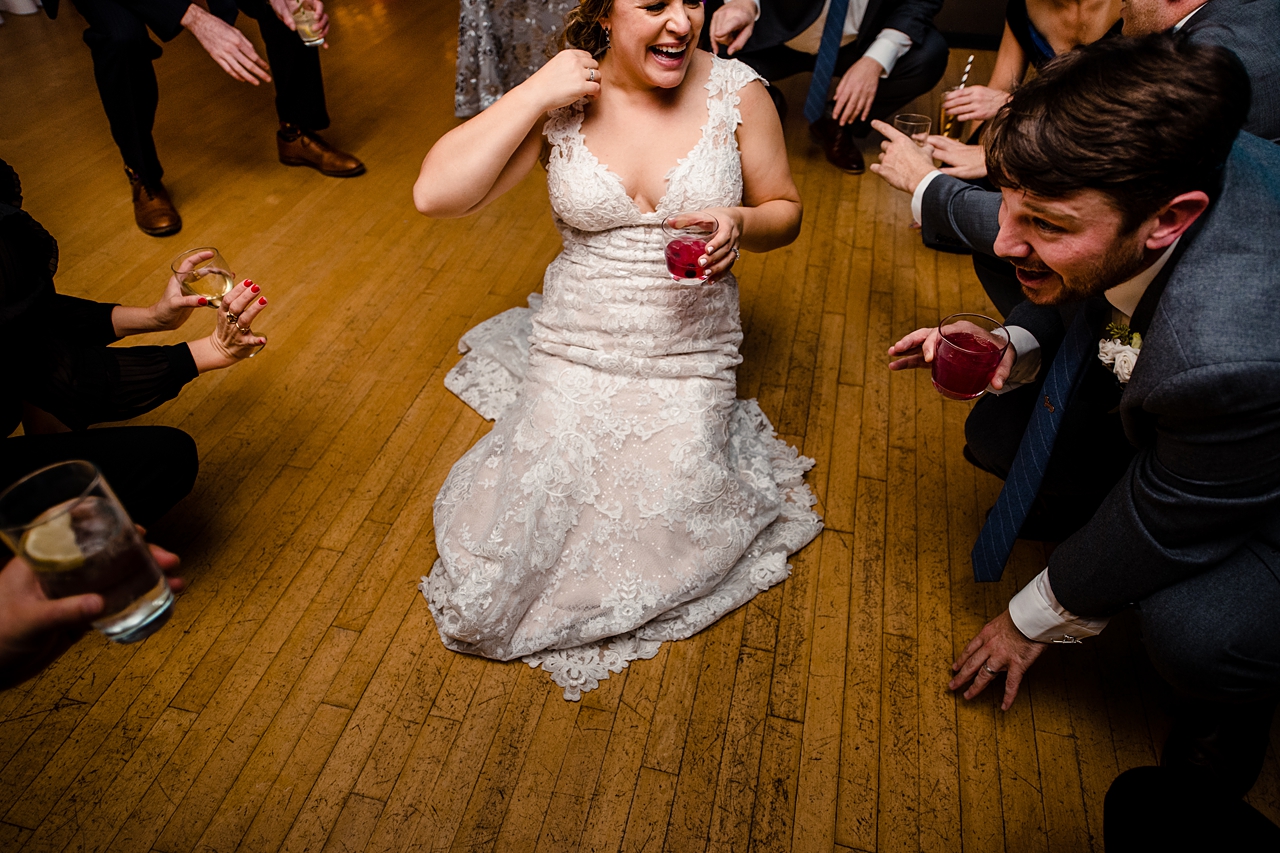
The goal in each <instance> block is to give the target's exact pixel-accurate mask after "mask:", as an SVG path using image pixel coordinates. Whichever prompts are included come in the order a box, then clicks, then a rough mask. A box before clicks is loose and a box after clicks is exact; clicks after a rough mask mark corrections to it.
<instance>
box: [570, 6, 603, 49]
mask: <svg viewBox="0 0 1280 853" xmlns="http://www.w3.org/2000/svg"><path fill="white" fill-rule="evenodd" d="M612 11H613V0H582V2H581V3H579V4H578V8H576V9H574V10H573V11H571V12H570V13H569V14H568V15H565V18H564V44H565V46H566V47H573V48H577V49H578V50H585V51H586V52H587V53H589V54H591V55H592V56H599V55H600V54H602V53H604V52H605V51H606V50H608V49H609V31H608V30H606V29H605V28H604V26H603V25H601V23H600V19H601V18H603V17H604V16H606V15H608V14H609V13H610V12H612Z"/></svg>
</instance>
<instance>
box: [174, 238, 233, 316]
mask: <svg viewBox="0 0 1280 853" xmlns="http://www.w3.org/2000/svg"><path fill="white" fill-rule="evenodd" d="M171 268H172V269H173V274H174V275H176V276H177V277H178V284H179V285H181V286H182V292H183V293H185V294H187V295H188V296H203V297H204V298H206V299H208V300H209V304H210V305H212V306H213V307H214V308H221V307H222V297H224V296H226V295H227V294H228V293H230V292H231V288H233V287H235V273H233V272H231V267H230V266H229V265H228V264H227V261H226V259H225V258H223V257H222V253H221V252H219V251H218V250H217V249H215V248H213V247H212V246H204V247H202V248H199V249H188V250H187V251H185V252H183V253H182V254H181V255H178V257H176V258H174V259H173V264H172V265H171Z"/></svg>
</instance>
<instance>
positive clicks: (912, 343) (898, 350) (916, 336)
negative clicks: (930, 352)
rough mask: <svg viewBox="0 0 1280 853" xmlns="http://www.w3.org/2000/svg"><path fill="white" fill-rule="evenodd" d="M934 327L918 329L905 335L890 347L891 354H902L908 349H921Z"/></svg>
mask: <svg viewBox="0 0 1280 853" xmlns="http://www.w3.org/2000/svg"><path fill="white" fill-rule="evenodd" d="M931 331H933V330H932V329H916V330H915V331H914V332H910V333H908V334H905V335H903V336H902V337H901V338H900V339H899V340H898V341H897V342H896V343H894V344H893V345H892V346H890V347H889V355H902V354H904V353H906V352H907V351H908V350H915V349H919V348H920V345H921V344H922V343H924V341H925V338H927V337H928V336H929V333H930V332H931Z"/></svg>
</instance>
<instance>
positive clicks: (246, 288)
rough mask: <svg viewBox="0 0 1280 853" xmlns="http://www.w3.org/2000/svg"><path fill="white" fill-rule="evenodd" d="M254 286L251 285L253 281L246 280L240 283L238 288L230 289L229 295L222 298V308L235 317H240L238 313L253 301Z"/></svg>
mask: <svg viewBox="0 0 1280 853" xmlns="http://www.w3.org/2000/svg"><path fill="white" fill-rule="evenodd" d="M256 286H257V285H255V284H254V283H253V279H248V278H246V279H245V280H244V281H242V282H240V284H239V286H237V287H234V288H232V289H231V293H229V294H228V295H227V296H224V297H223V299H222V305H223V307H224V308H226V309H227V311H229V312H231V313H232V314H235V315H236V316H237V317H238V316H240V313H241V312H242V311H244V309H246V308H248V307H249V303H250V302H252V301H253V299H254V293H253V288H254V287H256Z"/></svg>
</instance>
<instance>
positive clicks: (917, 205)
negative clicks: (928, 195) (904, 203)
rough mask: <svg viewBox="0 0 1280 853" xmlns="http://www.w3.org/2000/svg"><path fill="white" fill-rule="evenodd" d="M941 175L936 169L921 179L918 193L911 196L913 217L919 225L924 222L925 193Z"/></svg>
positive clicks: (917, 186) (917, 189) (917, 185)
mask: <svg viewBox="0 0 1280 853" xmlns="http://www.w3.org/2000/svg"><path fill="white" fill-rule="evenodd" d="M941 174H942V173H941V172H939V171H938V170H937V169H934V170H933V171H932V172H930V173H929V174H927V175H925V176H924V177H923V178H921V179H920V183H918V184H916V191H915V192H913V193H912V194H911V215H912V216H913V217H915V220H916V224H917V225H919V224H920V223H921V222H923V221H924V218H923V215H922V214H921V211H922V210H923V209H924V191H925V190H927V189H928V188H929V184H931V183H933V179H934V178H936V177H938V176H939V175H941Z"/></svg>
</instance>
